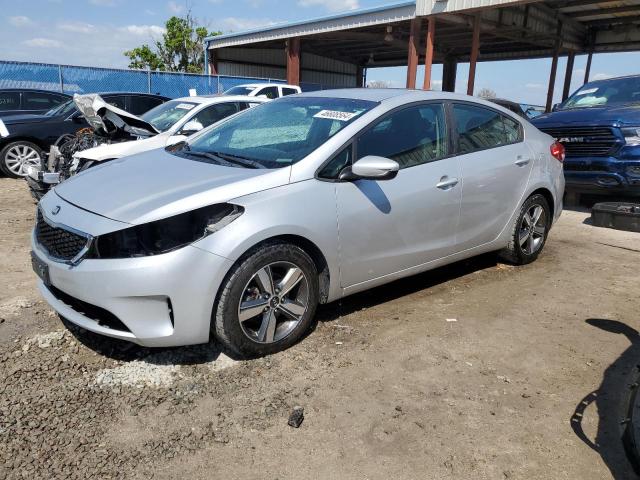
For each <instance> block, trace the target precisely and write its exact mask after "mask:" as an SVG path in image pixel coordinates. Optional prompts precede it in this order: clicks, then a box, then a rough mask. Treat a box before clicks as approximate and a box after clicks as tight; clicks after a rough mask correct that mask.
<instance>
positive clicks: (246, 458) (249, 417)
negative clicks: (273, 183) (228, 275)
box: [0, 178, 640, 480]
mask: <svg viewBox="0 0 640 480" xmlns="http://www.w3.org/2000/svg"><path fill="white" fill-rule="evenodd" d="M34 209H35V207H34V205H33V203H32V202H31V200H30V198H29V195H28V192H27V188H26V185H25V184H24V182H22V181H17V180H10V179H4V178H2V179H0V279H1V280H0V478H145V479H146V478H157V479H173V478H195V479H216V478H228V479H243V480H250V479H273V480H275V479H280V480H285V479H305V478H313V479H316V478H322V479H389V478H393V479H418V478H419V479H474V480H480V479H499V480H501V479H527V480H530V479H554V480H561V479H581V480H591V479H593V480H602V479H610V478H614V479H616V480H627V479H632V478H635V477H634V475H633V473H632V471H631V469H630V467H629V464H628V462H627V461H626V459H625V457H624V455H623V453H622V450H621V447H620V442H619V438H618V437H619V435H618V432H619V428H620V427H619V425H620V421H621V420H622V419H624V414H623V413H622V412H621V411H620V410H619V407H620V406H621V405H622V404H623V403H624V400H625V399H626V396H627V395H628V384H629V382H630V380H629V378H632V376H633V374H634V368H635V365H636V364H638V363H640V342H639V341H638V333H637V332H636V331H635V329H638V328H640V318H639V315H638V312H639V310H640V308H639V306H640V304H639V299H640V284H639V282H638V270H639V268H638V267H639V266H640V234H632V233H626V232H619V231H613V230H607V229H599V228H594V227H592V226H590V225H589V224H588V221H587V223H585V220H587V218H588V214H587V213H582V212H576V211H566V212H565V213H564V214H563V216H562V218H561V220H560V222H559V223H558V224H557V225H556V227H555V228H554V230H553V231H552V233H551V235H550V238H549V240H548V243H547V246H546V248H545V251H544V253H543V254H542V256H541V257H540V258H539V260H538V261H537V262H536V263H534V264H532V265H529V266H526V267H521V268H515V267H511V266H507V265H503V264H497V263H496V260H495V257H494V256H491V255H489V256H483V257H480V258H478V259H474V260H472V261H468V262H463V263H459V264H456V265H453V266H450V267H447V268H442V269H439V270H437V271H434V272H430V273H426V274H423V275H420V276H417V277H413V278H410V279H406V280H403V281H400V282H396V283H394V284H392V285H389V286H385V287H382V288H378V289H375V290H373V291H370V292H366V293H363V294H359V295H356V296H353V297H350V298H347V299H345V300H344V301H342V302H340V303H337V304H333V305H329V306H325V307H323V308H322V309H321V310H320V313H319V318H320V322H319V324H318V327H317V329H316V330H315V331H314V332H313V333H311V334H310V335H309V337H308V338H307V339H306V340H304V341H303V342H302V343H300V344H299V345H297V346H295V347H294V348H292V349H290V350H289V351H287V352H284V353H281V354H278V355H274V356H271V357H268V358H263V359H259V360H253V361H244V362H243V361H235V360H233V359H231V358H229V357H227V356H226V355H225V354H224V353H220V352H219V351H218V349H217V347H216V345H214V344H213V343H212V344H209V345H204V346H199V347H191V348H182V349H173V350H162V351H155V350H153V351H152V350H146V349H140V348H137V347H129V346H127V345H125V344H118V343H113V342H110V341H108V340H104V339H100V338H96V337H94V336H88V335H84V334H81V333H79V332H77V331H74V332H69V331H68V330H67V329H66V328H65V326H64V325H63V324H62V323H61V321H60V320H59V319H58V317H57V316H56V315H54V314H53V312H52V311H51V310H50V309H49V308H48V307H47V305H46V304H44V303H43V302H42V300H41V299H40V298H39V296H38V293H37V291H36V288H35V276H34V275H33V274H32V272H31V267H30V262H29V244H28V237H29V232H30V229H31V226H32V222H33V214H34ZM296 405H299V406H302V407H304V414H305V419H304V422H303V423H302V426H301V427H300V428H299V429H294V428H291V427H289V426H288V425H287V418H288V416H289V413H290V412H291V409H292V408H293V407H294V406H296ZM572 419H573V420H572Z"/></svg>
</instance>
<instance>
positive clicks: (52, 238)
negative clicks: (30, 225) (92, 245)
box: [36, 209, 88, 260]
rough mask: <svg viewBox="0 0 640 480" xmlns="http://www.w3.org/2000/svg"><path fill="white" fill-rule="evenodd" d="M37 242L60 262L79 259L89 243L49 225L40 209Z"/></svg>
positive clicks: (37, 222)
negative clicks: (79, 255)
mask: <svg viewBox="0 0 640 480" xmlns="http://www.w3.org/2000/svg"><path fill="white" fill-rule="evenodd" d="M36 240H37V242H38V244H39V245H40V246H41V247H42V248H43V249H44V250H46V251H47V253H48V254H49V255H50V256H51V257H53V258H56V259H59V260H72V259H73V258H75V257H77V256H78V254H79V253H80V252H81V251H82V249H83V248H84V247H86V246H87V242H88V239H87V238H86V237H83V236H82V235H78V234H77V233H73V232H70V231H69V230H65V229H64V228H59V227H54V226H53V225H49V224H48V223H47V222H46V221H45V219H44V216H43V215H42V212H41V211H40V209H38V213H37V220H36Z"/></svg>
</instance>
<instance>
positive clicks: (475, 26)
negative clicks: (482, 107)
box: [467, 14, 481, 95]
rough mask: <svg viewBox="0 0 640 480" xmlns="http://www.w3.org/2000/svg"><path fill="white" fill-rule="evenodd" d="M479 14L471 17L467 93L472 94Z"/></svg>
mask: <svg viewBox="0 0 640 480" xmlns="http://www.w3.org/2000/svg"><path fill="white" fill-rule="evenodd" d="M480 22H481V18H480V15H479V14H477V15H476V16H475V17H474V18H473V40H472V42H471V57H470V59H469V80H468V82H467V95H473V89H474V87H475V83H476V63H477V62H478V55H479V53H480Z"/></svg>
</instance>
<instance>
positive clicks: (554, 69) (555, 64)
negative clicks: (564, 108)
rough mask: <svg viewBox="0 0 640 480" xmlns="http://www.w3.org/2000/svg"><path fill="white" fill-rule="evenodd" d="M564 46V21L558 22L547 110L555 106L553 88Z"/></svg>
mask: <svg viewBox="0 0 640 480" xmlns="http://www.w3.org/2000/svg"><path fill="white" fill-rule="evenodd" d="M561 47H562V22H558V31H557V37H556V45H555V49H554V51H553V60H552V61H551V73H550V74H549V90H548V91H547V104H546V106H545V111H546V112H550V111H551V107H552V106H553V90H554V89H555V86H556V74H557V71H558V56H559V55H560V48H561Z"/></svg>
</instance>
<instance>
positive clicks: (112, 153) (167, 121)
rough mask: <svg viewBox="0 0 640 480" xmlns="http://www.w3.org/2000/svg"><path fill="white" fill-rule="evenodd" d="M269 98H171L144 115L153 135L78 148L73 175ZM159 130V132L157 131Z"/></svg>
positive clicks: (172, 142)
mask: <svg viewBox="0 0 640 480" xmlns="http://www.w3.org/2000/svg"><path fill="white" fill-rule="evenodd" d="M267 101H269V100H267V99H264V98H248V97H247V96H241V95H234V96H212V97H207V96H202V97H184V98H178V99H175V100H170V101H168V102H166V103H163V104H162V105H158V106H157V107H155V108H153V109H151V110H149V111H148V112H146V113H145V114H143V115H141V117H140V119H141V120H144V121H145V122H146V123H147V124H148V126H147V128H146V129H145V130H153V132H149V135H151V136H146V135H144V134H143V135H141V136H140V137H139V139H138V140H132V141H128V142H119V143H105V144H102V145H99V146H97V147H94V148H90V149H88V150H83V151H81V152H77V153H75V154H74V156H73V164H72V166H71V169H70V173H71V174H72V175H73V174H75V173H77V172H78V171H80V170H84V169H85V168H88V167H89V166H91V165H93V164H94V163H95V162H104V161H107V160H113V159H116V158H122V157H126V156H128V155H134V154H136V153H142V152H147V151H149V150H154V149H156V148H163V147H166V146H169V145H175V144H177V143H180V142H182V141H184V140H186V139H187V138H188V137H189V136H190V135H192V134H194V133H196V132H199V131H200V130H202V129H204V128H206V127H208V126H209V125H213V124H214V123H216V122H218V121H220V120H222V119H224V118H226V117H229V116H231V115H234V114H236V113H238V112H240V111H242V110H246V109H247V108H251V107H254V106H256V105H259V104H261V103H265V102H267ZM138 131H139V132H143V131H142V130H138ZM155 132H158V133H157V134H155V135H154V133H155Z"/></svg>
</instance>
